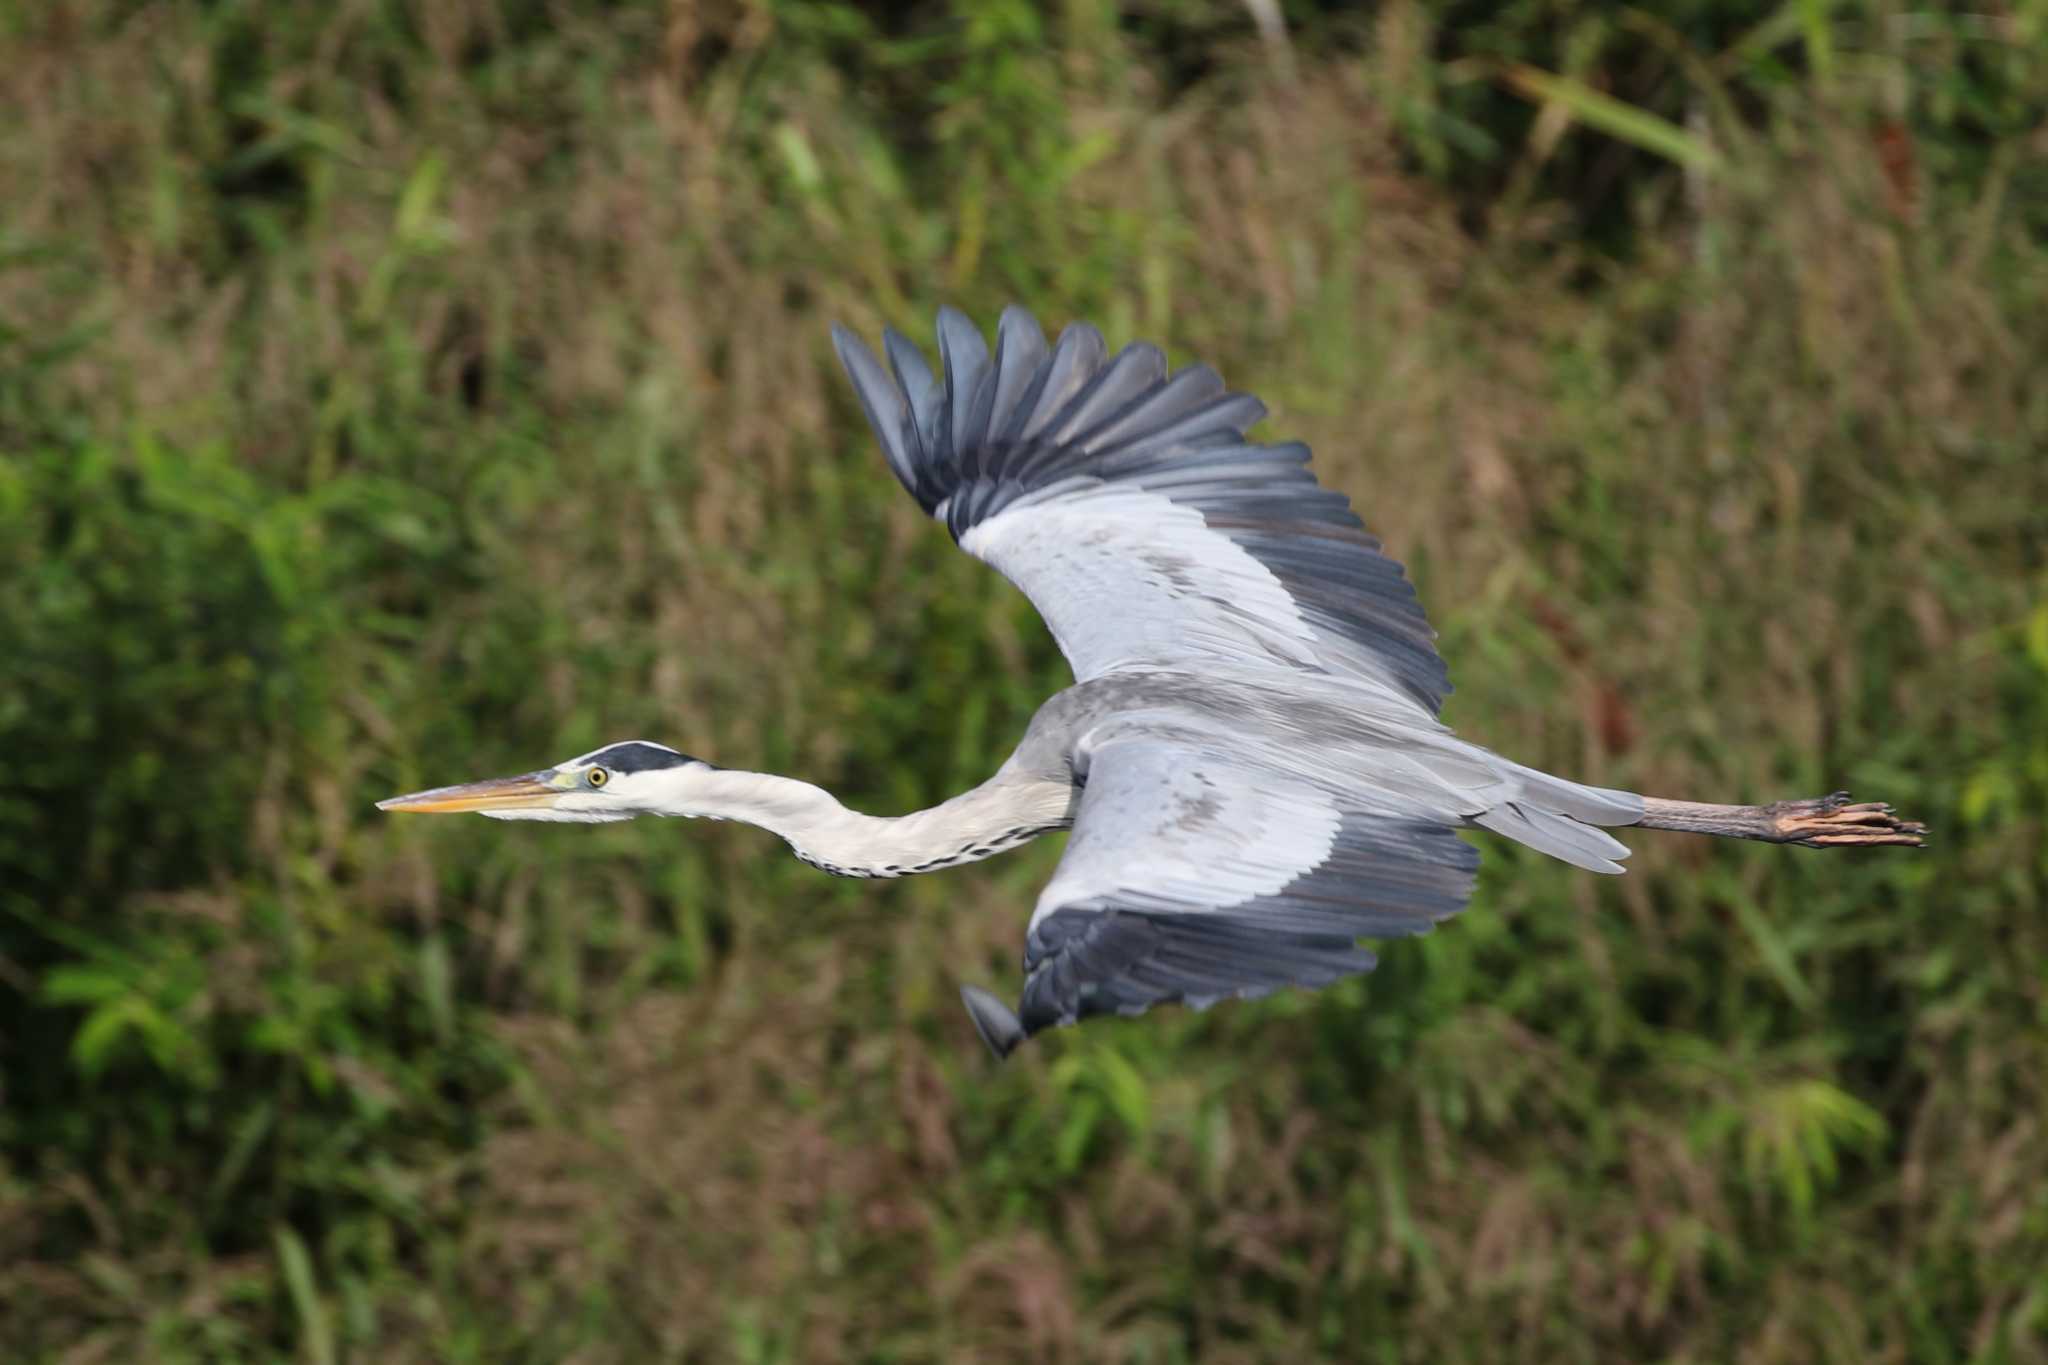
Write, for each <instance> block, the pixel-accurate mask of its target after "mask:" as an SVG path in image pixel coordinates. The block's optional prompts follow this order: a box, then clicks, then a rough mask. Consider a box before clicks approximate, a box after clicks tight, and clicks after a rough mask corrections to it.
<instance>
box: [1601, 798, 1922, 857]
mask: <svg viewBox="0 0 2048 1365" xmlns="http://www.w3.org/2000/svg"><path fill="white" fill-rule="evenodd" d="M1636 826H1637V827H1638V828H1640V829H1670V830H1677V831H1679V832H1681V833H1684V834H1718V835H1720V836H1722V837H1723V838H1727V839H1761V840H1762V841H1763V842H1765V843H1767V844H1804V845H1805V846H1806V847H1808V848H1843V847H1850V846H1855V845H1876V844H1897V845H1904V846H1906V847H1909V848H1918V847H1919V846H1920V845H1921V844H1922V843H1923V842H1924V840H1923V838H1922V836H1923V835H1925V834H1926V833H1927V826H1925V825H1923V824H1920V823H1918V822H1916V821H1912V820H1901V819H1900V818H1899V817H1898V816H1897V815H1896V814H1894V813H1893V811H1892V808H1891V807H1890V806H1888V805H1886V804H1884V803H1883V802H1881V801H1864V802H1859V803H1857V804H1854V805H1852V804H1850V802H1849V793H1847V792H1836V793H1834V794H1833V795H1832V796H1820V797H1815V798H1813V799H1811V800H1807V801H1773V802H1772V803H1771V804H1770V805H1768V806H1713V805H1708V804H1706V803H1705V802H1701V801H1666V800H1663V799H1662V798H1659V797H1655V796H1646V797H1644V798H1643V818H1642V819H1640V820H1638V821H1636Z"/></svg>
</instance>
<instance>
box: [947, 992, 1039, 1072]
mask: <svg viewBox="0 0 2048 1365" xmlns="http://www.w3.org/2000/svg"><path fill="white" fill-rule="evenodd" d="M960 1003H961V1004H963V1005H965V1006H966V1007H967V1017H968V1018H970V1019H972V1020H973V1021H974V1031H975V1032H976V1033H979V1034H980V1035H981V1041H982V1042H984V1043H986V1044H988V1050H989V1051H990V1052H991V1053H993V1054H994V1056H995V1059H996V1060H997V1061H999V1062H1000V1061H1002V1060H1004V1059H1005V1058H1007V1057H1008V1056H1009V1055H1010V1054H1011V1053H1012V1052H1015V1051H1016V1050H1017V1045H1018V1044H1019V1043H1021V1042H1023V1041H1024V1040H1025V1039H1026V1038H1029V1037H1030V1036H1031V1035H1030V1034H1029V1033H1028V1032H1026V1031H1025V1028H1024V1025H1023V1023H1022V1022H1021V1021H1020V1020H1019V1019H1018V1018H1017V1015H1016V1012H1015V1011H1014V1010H1012V1009H1011V1008H1010V1007H1009V1006H1008V1005H1005V1004H1004V1003H1003V1002H1002V1001H1000V1000H998V999H996V998H995V996H993V995H991V994H989V992H987V991H985V990H983V989H982V988H981V987H979V986H962V987H961V988H960Z"/></svg>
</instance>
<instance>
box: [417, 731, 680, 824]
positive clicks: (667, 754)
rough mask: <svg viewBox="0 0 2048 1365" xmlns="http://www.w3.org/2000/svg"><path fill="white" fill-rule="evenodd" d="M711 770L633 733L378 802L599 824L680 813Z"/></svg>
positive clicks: (431, 810) (431, 811) (444, 811)
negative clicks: (514, 770) (509, 771)
mask: <svg viewBox="0 0 2048 1365" xmlns="http://www.w3.org/2000/svg"><path fill="white" fill-rule="evenodd" d="M711 771H714V770H713V768H712V766H711V765H710V764H709V763H706V762H704V761H703V760H702V759H699V758H692V757H690V756H689V755H688V754H685V753H679V752H677V751H676V750H674V749H671V748H669V747H668V746H667V745H666V744H654V743H650V742H649V741H647V740H644V739H630V740H626V741H624V742H623V743H619V744H607V745H606V746H605V747H604V748H602V749H594V750H592V751H591V752H589V753H587V754H584V755H583V756H582V757H580V758H572V759H570V760H568V761H567V762H565V763H558V764H556V765H555V766H554V767H552V768H543V769H541V770H540V771H539V772H531V773H521V774H520V775H519V776H517V777H494V778H490V779H488V780H486V781H483V782H467V783H464V784H462V785H461V786H458V787H435V788H434V789H433V790H431V791H423V792H413V793H412V794H410V795H408V796H394V797H391V798H390V799H389V800H386V801H379V802H378V803H377V809H378V810H390V811H416V812H421V813H429V814H453V813H455V812H458V811H474V812H475V813H477V814H478V815H488V816H490V817H491V818H492V819H494V820H564V821H575V822H579V823H583V824H601V823H604V822H605V821H609V820H630V819H632V818H633V817H634V816H636V815H651V814H667V813H672V812H675V811H676V809H677V807H678V805H679V804H680V800H679V798H681V797H682V796H683V795H684V793H683V790H682V789H683V788H685V787H687V785H688V783H689V779H690V777H691V775H692V774H694V773H701V772H711Z"/></svg>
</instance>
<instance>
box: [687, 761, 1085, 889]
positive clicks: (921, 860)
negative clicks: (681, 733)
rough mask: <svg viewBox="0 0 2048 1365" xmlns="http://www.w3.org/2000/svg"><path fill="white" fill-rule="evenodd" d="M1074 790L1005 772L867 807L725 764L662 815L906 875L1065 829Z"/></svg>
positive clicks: (832, 866)
mask: <svg viewBox="0 0 2048 1365" xmlns="http://www.w3.org/2000/svg"><path fill="white" fill-rule="evenodd" d="M1073 798H1074V793H1073V790H1072V789H1071V788H1070V787H1068V786H1067V785H1065V784H1064V783H1055V782H1047V781H1044V780H1043V779H1037V778H1028V777H1020V776H1017V775H1015V774H1006V773H998V774H997V775H996V776H995V777H993V778H990V779H989V780H988V781H987V782H984V783H982V784H981V785H980V786H978V787H975V788H973V789H972V790H970V791H966V792H962V793H961V794H960V795H958V796H956V797H954V798H953V799H952V800H950V801H945V802H942V803H940V804H939V805H936V806H932V807H930V808H929V809H927V810H921V811H917V812H914V813H913V814H910V815H902V816H881V815H862V814H860V813H859V812H858V811H851V810H848V809H847V808H846V807H845V806H843V805H841V804H840V803H839V801H838V800H837V798H835V797H834V796H833V795H832V794H831V793H830V792H828V791H826V790H825V789H824V788H822V787H815V786H812V785H811V784H810V783H808V782H799V781H798V780H796V779H795V778H793V777H777V776H776V775H774V774H773V773H750V772H741V771H737V770H734V769H729V768H718V769H712V770H710V771H708V772H699V773H696V774H694V775H693V776H692V780H691V783H690V790H689V792H688V794H687V795H686V796H684V797H682V798H681V799H679V800H678V801H677V802H676V803H675V804H674V805H672V806H665V807H664V809H663V810H662V811H661V813H662V814H664V815H683V816H695V817H697V818H700V819H709V820H742V821H745V822H746V823H747V824H750V825H758V826H760V827H761V828H762V829H765V830H769V831H772V832H773V833H775V834H779V835H781V836H782V837H783V838H784V839H785V840H787V841H788V842H789V846H790V847H791V848H792V849H794V850H795V851H796V856H797V857H799V858H801V859H803V860H804V861H805V862H807V863H810V864H811V865H812V866H814V867H819V868H822V869H824V870H825V871H827V872H831V873H835V874H837V875H839V876H842V877H903V876H908V875H909V874H911V873H913V872H932V871H936V870H937V869H939V868H942V867H953V866H955V865H957V864H960V863H971V862H978V861H979V860H981V859H983V858H986V857H989V856H990V855H991V854H996V853H1000V852H1002V851H1003V850H1004V849H1008V848H1015V847H1016V846H1017V845H1019V844H1021V843H1025V842H1026V841H1028V840H1030V839H1033V838H1035V837H1037V836H1038V835H1040V834H1043V833H1045V832H1046V831H1047V830H1052V829H1060V828H1064V827H1065V826H1067V825H1069V824H1071V823H1072V811H1071V807H1072V803H1073Z"/></svg>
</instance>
